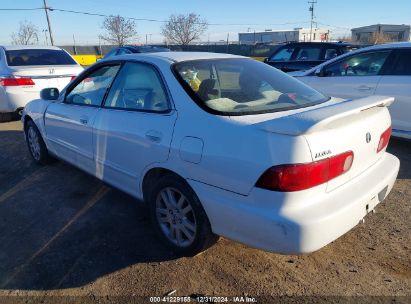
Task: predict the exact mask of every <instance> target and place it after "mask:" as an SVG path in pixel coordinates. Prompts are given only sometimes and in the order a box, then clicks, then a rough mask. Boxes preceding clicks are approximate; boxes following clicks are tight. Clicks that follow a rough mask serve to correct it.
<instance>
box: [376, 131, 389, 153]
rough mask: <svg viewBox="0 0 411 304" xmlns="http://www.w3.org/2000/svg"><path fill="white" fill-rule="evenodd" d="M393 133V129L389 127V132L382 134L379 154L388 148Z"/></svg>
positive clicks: (378, 149)
mask: <svg viewBox="0 0 411 304" xmlns="http://www.w3.org/2000/svg"><path fill="white" fill-rule="evenodd" d="M391 132H392V129H391V127H389V128H388V129H387V130H385V131H384V132H383V133H382V134H381V136H380V141H379V143H378V148H377V153H378V152H380V151H381V150H382V149H384V148H385V147H386V146H388V142H389V141H390V137H391Z"/></svg>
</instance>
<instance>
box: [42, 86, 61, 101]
mask: <svg viewBox="0 0 411 304" xmlns="http://www.w3.org/2000/svg"><path fill="white" fill-rule="evenodd" d="M59 95H60V92H59V89H57V88H46V89H43V90H41V91H40V98H41V99H44V100H57V99H58V98H59Z"/></svg>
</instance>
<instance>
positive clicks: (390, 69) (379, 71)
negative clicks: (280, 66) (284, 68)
mask: <svg viewBox="0 0 411 304" xmlns="http://www.w3.org/2000/svg"><path fill="white" fill-rule="evenodd" d="M294 76H295V77H298V79H299V80H301V81H303V82H305V83H307V84H308V85H310V86H311V87H313V88H315V89H317V90H319V91H320V92H322V93H324V94H327V95H329V96H337V97H341V98H345V99H355V98H360V97H365V96H369V95H387V96H393V97H395V103H393V104H392V105H391V106H390V107H389V110H390V113H391V117H392V126H393V130H392V131H393V136H397V137H403V138H408V139H411V43H409V42H406V43H390V44H382V45H376V46H372V47H367V48H363V49H359V50H357V51H354V52H351V53H349V54H345V55H342V56H340V57H338V58H335V59H332V60H330V61H327V62H325V63H323V64H321V65H319V66H317V67H315V68H313V69H310V70H308V71H306V72H302V73H296V74H294Z"/></svg>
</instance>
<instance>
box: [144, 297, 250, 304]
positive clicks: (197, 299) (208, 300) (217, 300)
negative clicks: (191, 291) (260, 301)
mask: <svg viewBox="0 0 411 304" xmlns="http://www.w3.org/2000/svg"><path fill="white" fill-rule="evenodd" d="M150 302H151V303H190V302H197V303H257V299H256V298H254V297H249V296H231V297H218V296H181V297H179V296H164V297H150Z"/></svg>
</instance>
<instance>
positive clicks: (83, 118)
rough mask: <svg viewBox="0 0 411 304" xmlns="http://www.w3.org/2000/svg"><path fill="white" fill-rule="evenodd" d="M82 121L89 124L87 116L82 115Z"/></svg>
mask: <svg viewBox="0 0 411 304" xmlns="http://www.w3.org/2000/svg"><path fill="white" fill-rule="evenodd" d="M80 123H81V124H83V125H87V123H88V117H87V116H81V117H80Z"/></svg>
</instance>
